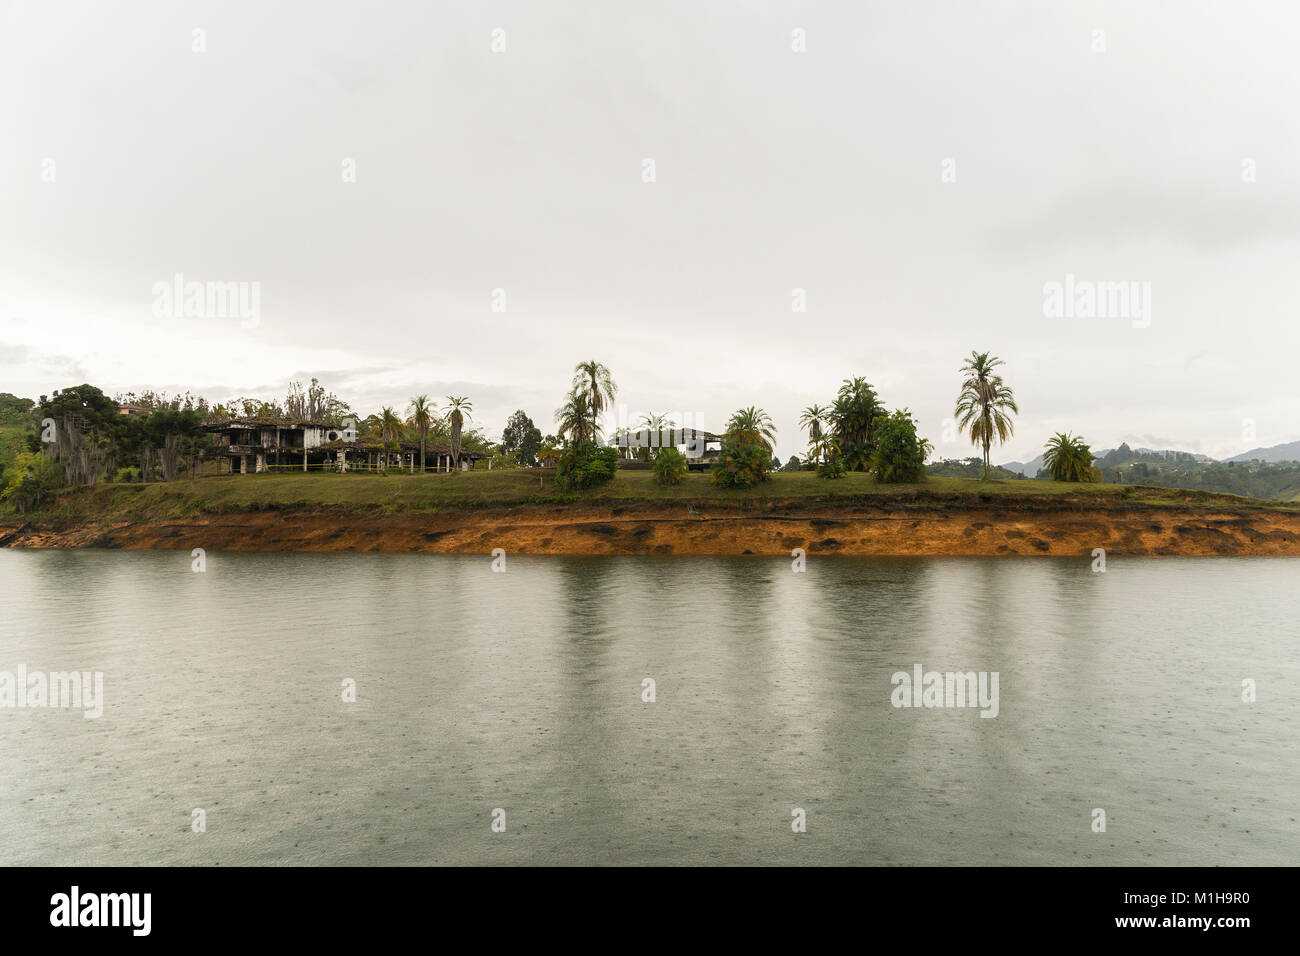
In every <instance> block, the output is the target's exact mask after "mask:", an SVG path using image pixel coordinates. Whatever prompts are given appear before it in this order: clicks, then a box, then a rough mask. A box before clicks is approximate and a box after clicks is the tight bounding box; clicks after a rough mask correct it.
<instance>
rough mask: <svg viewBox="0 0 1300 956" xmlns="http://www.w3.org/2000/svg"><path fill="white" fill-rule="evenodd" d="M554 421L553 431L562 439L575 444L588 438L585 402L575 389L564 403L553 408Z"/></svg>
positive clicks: (589, 423)
mask: <svg viewBox="0 0 1300 956" xmlns="http://www.w3.org/2000/svg"><path fill="white" fill-rule="evenodd" d="M555 423H556V429H555V433H556V435H558V436H559V437H560V438H561V439H562V440H566V441H569V442H571V443H573V444H575V445H580V444H582V443H583V442H585V441H587V440H588V437H589V436H588V431H589V429H590V428H591V422H590V421H589V420H588V418H587V402H586V399H585V398H584V397H583V396H582V394H581V393H580V392H579V391H578V390H577V389H574V390H573V391H572V392H570V393H569V395H568V397H567V398H565V400H564V404H563V405H561V406H560V407H559V408H557V409H556V410H555Z"/></svg>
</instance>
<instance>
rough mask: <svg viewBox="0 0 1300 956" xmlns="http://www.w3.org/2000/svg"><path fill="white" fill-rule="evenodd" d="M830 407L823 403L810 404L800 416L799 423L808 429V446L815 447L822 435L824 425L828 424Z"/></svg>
mask: <svg viewBox="0 0 1300 956" xmlns="http://www.w3.org/2000/svg"><path fill="white" fill-rule="evenodd" d="M828 414H829V409H826V408H823V407H822V406H821V405H809V406H808V407H807V408H805V409H804V410H803V413H802V414H801V415H800V416H799V425H800V427H802V428H806V429H807V430H808V446H809V447H810V448H812V447H815V446H816V444H817V442H818V441H819V440H820V439H821V437H822V426H823V425H825V424H826V421H827V415H828Z"/></svg>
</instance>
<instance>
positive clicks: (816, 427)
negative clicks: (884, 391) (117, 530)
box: [0, 351, 1300, 510]
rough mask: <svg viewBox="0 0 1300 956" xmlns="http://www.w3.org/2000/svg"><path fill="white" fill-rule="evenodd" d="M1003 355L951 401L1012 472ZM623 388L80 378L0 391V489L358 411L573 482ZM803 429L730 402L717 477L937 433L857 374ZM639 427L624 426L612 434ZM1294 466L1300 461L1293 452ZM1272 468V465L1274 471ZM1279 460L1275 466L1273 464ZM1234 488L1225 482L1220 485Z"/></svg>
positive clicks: (857, 453) (1088, 468)
mask: <svg viewBox="0 0 1300 956" xmlns="http://www.w3.org/2000/svg"><path fill="white" fill-rule="evenodd" d="M1004 366H1005V363H1004V362H1003V361H1002V360H1001V359H1000V358H998V357H996V356H993V355H991V354H990V353H988V352H974V351H973V352H972V353H971V354H970V356H969V357H968V358H966V359H965V360H964V361H963V363H962V366H961V368H960V369H959V374H960V376H961V378H960V386H959V392H958V396H957V399H956V403H955V408H954V416H955V422H956V424H957V428H958V430H959V432H961V433H965V434H966V435H967V436H968V437H969V438H970V441H971V443H972V445H974V446H975V447H976V448H977V449H978V451H979V452H980V457H979V458H978V459H972V460H971V461H972V462H973V463H976V464H977V465H978V473H979V477H980V478H981V480H985V481H987V480H991V479H999V480H1000V479H1002V478H1004V477H1008V476H1009V473H1007V472H1005V470H1004V469H995V468H994V466H993V465H992V462H991V450H992V447H993V446H994V445H995V444H996V445H1000V444H1004V443H1005V442H1006V441H1007V440H1008V439H1009V438H1010V437H1011V436H1012V435H1013V434H1014V430H1015V416H1016V415H1018V414H1019V411H1020V409H1019V406H1018V405H1017V403H1016V399H1015V395H1014V392H1013V390H1012V388H1011V387H1010V386H1009V385H1008V384H1007V383H1006V381H1005V380H1004V377H1003V374H1002V372H1003V368H1004ZM617 393H618V387H617V384H616V383H615V381H614V377H613V374H612V372H611V371H610V369H609V367H608V366H606V365H604V364H603V363H601V362H599V361H597V360H595V359H590V360H587V361H582V362H579V363H577V364H576V365H575V367H574V371H573V377H572V380H571V382H570V385H569V388H568V390H567V391H566V393H565V396H564V400H563V401H562V403H561V405H560V406H559V407H558V408H557V409H556V411H555V414H554V422H555V431H554V433H553V434H545V435H543V433H542V431H541V429H540V428H538V427H537V426H536V425H535V424H534V422H533V420H532V419H531V418H530V417H529V416H528V415H527V414H526V413H525V412H524V411H523V410H522V409H519V410H517V411H515V412H514V413H513V414H512V415H511V416H510V417H509V419H508V420H507V422H506V424H505V427H504V428H503V430H502V433H501V439H500V441H493V440H492V439H490V438H489V437H488V435H487V434H486V433H485V432H484V431H483V430H482V428H481V427H479V426H477V425H475V424H473V403H472V401H471V400H470V399H469V398H468V397H467V396H463V395H448V396H446V401H445V402H444V403H438V402H435V401H433V400H431V399H430V397H429V396H428V395H427V394H420V395H415V396H412V397H411V398H410V400H409V402H408V403H407V405H406V407H405V410H404V412H399V411H398V410H397V407H396V406H392V405H385V406H382V407H381V408H380V409H379V410H378V411H377V412H374V413H372V414H369V415H367V416H365V417H360V416H358V415H357V414H356V413H354V412H353V410H352V408H351V406H350V405H349V404H348V403H347V402H346V401H344V400H343V399H341V398H340V397H339V396H338V395H336V394H334V393H333V392H330V391H329V390H328V389H326V388H325V386H323V385H322V384H321V383H320V382H319V381H318V380H317V379H315V378H313V379H312V380H311V382H310V384H309V385H303V384H302V383H301V382H297V381H291V382H290V383H289V386H288V389H287V391H286V394H285V396H284V398H283V399H281V400H278V401H274V400H271V401H268V400H266V399H260V398H248V397H236V398H231V399H228V400H226V401H223V402H219V403H216V404H209V403H208V401H207V400H206V399H205V398H203V397H202V396H197V395H193V394H191V393H189V392H186V393H183V394H179V395H171V396H169V395H167V394H166V393H158V392H153V391H149V390H146V391H143V392H140V393H135V392H127V393H122V394H118V395H116V396H114V397H113V398H109V397H108V396H107V395H106V394H105V393H104V392H102V391H101V390H100V389H98V388H96V387H94V386H92V385H89V384H82V385H79V386H74V387H71V388H65V389H62V390H56V391H55V392H54V393H53V395H51V396H45V395H42V396H41V397H40V399H39V400H38V401H32V400H30V399H20V398H18V397H16V396H13V395H8V394H7V393H6V394H0V502H3V503H4V504H5V505H7V506H9V507H11V508H15V509H18V510H25V509H30V508H31V507H33V506H34V504H35V503H36V502H37V501H39V500H40V499H42V498H43V497H44V496H46V495H48V494H49V493H50V492H51V490H53V489H56V488H59V487H66V486H84V485H90V484H96V483H98V482H101V481H122V480H138V481H151V480H163V481H170V480H174V479H175V478H178V477H185V476H193V475H197V474H199V473H200V471H201V467H202V463H203V460H204V458H205V455H206V454H207V453H209V452H210V450H211V438H210V435H209V433H208V432H207V431H206V430H205V429H204V427H203V426H204V425H207V424H212V423H214V422H222V421H233V420H238V419H256V420H262V421H267V422H277V421H284V422H290V421H327V422H332V423H333V422H337V423H340V424H341V423H343V422H345V421H351V422H353V423H355V425H356V428H357V435H358V440H359V441H360V442H362V443H363V444H368V445H370V446H372V447H374V448H375V449H377V450H379V451H380V452H381V454H380V456H379V461H380V463H381V468H386V467H387V466H388V464H389V463H390V461H391V457H392V455H393V454H395V453H397V451H398V449H399V447H400V446H399V443H400V442H402V441H418V442H419V444H420V450H421V463H422V467H421V470H422V471H423V470H424V469H423V459H424V454H425V451H426V449H427V447H428V445H429V444H430V443H437V444H443V445H446V446H448V447H449V448H450V449H451V450H452V454H453V456H455V455H457V454H459V452H460V451H461V450H462V449H470V450H474V451H479V452H482V453H484V454H488V455H494V456H499V457H498V458H496V459H495V460H494V463H496V464H505V465H515V466H536V465H538V464H543V463H545V464H552V465H554V466H555V467H556V480H557V481H558V482H559V483H560V484H561V485H562V486H564V487H566V488H583V487H591V486H593V485H595V484H599V483H601V482H603V481H608V480H609V479H610V478H612V477H613V475H614V472H615V469H616V468H617V466H618V461H619V458H620V451H619V449H617V448H613V447H610V446H609V445H607V444H606V443H605V435H604V432H603V429H602V425H601V420H602V416H603V415H604V414H605V413H606V412H607V411H608V410H609V409H610V408H611V407H612V405H613V402H614V400H615V397H616V395H617ZM123 405H134V406H138V407H139V409H140V410H142V411H143V412H144V414H139V415H120V414H118V409H119V406H123ZM51 418H52V419H54V420H55V421H56V422H57V423H58V427H57V428H56V429H55V430H54V435H53V440H52V441H43V440H42V434H41V433H42V429H41V427H40V423H41V422H42V421H43V420H45V419H51ZM638 424H639V426H640V427H641V428H643V429H645V430H646V431H651V432H653V431H662V430H665V429H671V428H674V427H676V423H675V422H673V421H671V420H670V419H669V418H668V416H666V415H659V414H653V413H652V414H647V415H644V416H642V418H641V421H640V422H639V423H638ZM798 425H799V428H800V430H802V431H805V432H806V433H807V440H808V444H807V454H806V457H805V458H804V459H803V460H802V461H800V460H799V459H798V457H797V456H792V457H791V459H790V461H789V462H787V463H786V464H784V465H782V463H781V462H780V461H779V460H778V459H776V458H775V457H774V448H775V440H776V425H775V423H774V422H773V420H772V418H771V416H770V415H769V414H768V413H767V412H766V410H764V409H763V408H761V407H759V406H754V405H751V406H747V407H744V408H740V409H737V410H736V411H735V412H733V413H732V415H731V416H730V417H729V418H728V420H727V422H726V426H725V429H724V432H723V436H722V437H723V442H722V452H721V454H720V456H719V460H718V461H717V462H715V463H714V464H713V468H712V475H711V480H712V481H713V482H714V483H716V484H718V485H722V486H724V487H741V488H743V487H752V486H754V485H757V484H759V483H761V482H764V481H767V480H768V478H769V477H770V475H771V474H772V473H773V472H774V471H778V470H780V471H792V470H810V471H816V473H817V474H818V476H820V477H823V478H827V479H834V478H838V477H842V476H843V475H845V474H848V473H851V472H863V473H868V474H870V475H871V476H872V477H873V478H875V479H876V480H878V481H881V482H891V483H893V482H917V481H921V480H923V479H924V478H925V476H926V461H927V459H928V458H929V456H930V453H931V452H932V450H933V448H932V445H931V443H930V442H929V441H928V440H927V439H925V438H924V437H922V436H921V435H919V434H918V431H917V422H916V420H915V418H914V417H913V416H912V414H911V413H910V411H909V410H908V409H907V408H905V407H899V408H893V409H891V408H889V407H887V406H886V405H885V403H884V402H883V401H882V399H881V398H880V396H879V395H878V393H877V392H876V390H875V388H874V387H873V386H872V385H871V384H870V383H869V382H868V381H867V380H866V379H865V378H864V377H861V376H856V377H852V378H846V379H844V380H843V381H842V382H841V384H840V387H839V389H838V390H837V392H836V395H835V398H834V399H833V400H832V401H831V402H830V403H828V404H825V405H823V404H813V405H810V406H808V407H806V408H805V409H803V410H802V412H801V413H800V416H799V419H798ZM629 430H630V429H618V430H616V431H615V432H614V433H613V435H614V436H618V435H621V434H623V433H624V432H626V431H629ZM649 445H650V443H648V442H647V444H646V447H644V448H635V449H634V448H633V447H631V443H629V444H628V447H627V449H626V452H627V454H629V455H636V456H639V457H643V458H644V460H646V461H647V462H649V463H651V464H652V467H653V468H654V470H655V474H656V477H657V478H658V480H660V481H662V482H664V483H666V484H675V483H678V482H680V481H681V480H682V479H683V478H684V476H685V475H686V459H685V457H684V456H683V455H682V454H681V452H680V451H679V450H677V449H676V448H668V447H665V448H657V449H656V448H651V447H649ZM1296 468H1300V466H1296ZM935 470H936V471H937V472H938V473H940V474H961V475H965V474H968V473H969V471H970V466H969V465H963V464H962V463H960V462H949V461H945V462H942V463H940V465H939V466H936V467H935ZM1129 470H1130V479H1132V478H1133V477H1137V478H1147V477H1148V476H1152V477H1154V478H1157V479H1159V478H1161V477H1163V476H1162V475H1161V474H1160V473H1159V472H1154V473H1153V469H1151V468H1148V467H1147V466H1146V465H1145V463H1139V464H1138V465H1130V466H1129ZM1290 470H1292V469H1291V468H1289V467H1288V466H1284V465H1283V466H1277V467H1273V466H1266V467H1265V469H1264V470H1263V471H1261V469H1260V468H1252V469H1250V470H1247V469H1238V470H1236V471H1234V470H1233V469H1232V468H1230V467H1229V466H1226V465H1225V466H1223V468H1221V469H1220V470H1219V471H1221V472H1222V474H1219V472H1215V473H1214V474H1209V473H1207V474H1203V475H1182V474H1178V475H1175V476H1172V477H1171V478H1169V479H1168V480H1170V481H1180V482H1183V483H1182V484H1174V485H1172V486H1175V487H1198V488H1204V490H1216V488H1215V484H1216V483H1218V484H1230V485H1231V486H1232V487H1231V489H1230V490H1232V491H1233V493H1251V491H1250V489H1251V488H1253V487H1255V485H1253V484H1252V476H1258V477H1259V480H1260V481H1261V482H1262V481H1264V480H1265V479H1267V482H1268V484H1267V487H1268V488H1270V489H1281V492H1285V493H1289V489H1290V488H1291V486H1292V482H1291V478H1290V476H1289V471H1290ZM1264 471H1267V472H1268V474H1265V473H1264ZM1273 471H1277V472H1278V474H1276V475H1274V474H1273V473H1272V472H1273ZM1041 476H1045V477H1050V478H1052V479H1053V480H1057V481H1073V482H1093V481H1098V480H1101V479H1102V478H1103V477H1105V478H1107V479H1113V480H1118V478H1119V475H1118V472H1117V471H1116V470H1114V469H1107V467H1106V463H1105V462H1097V461H1095V460H1094V457H1093V453H1092V451H1091V448H1090V446H1089V445H1088V443H1087V442H1085V441H1084V440H1083V439H1082V438H1081V437H1079V436H1076V435H1073V434H1070V433H1068V432H1059V433H1057V434H1055V435H1053V436H1052V438H1051V439H1049V441H1048V442H1047V443H1046V446H1045V450H1044V454H1043V469H1042V471H1041V472H1040V477H1041ZM1225 490H1228V489H1225Z"/></svg>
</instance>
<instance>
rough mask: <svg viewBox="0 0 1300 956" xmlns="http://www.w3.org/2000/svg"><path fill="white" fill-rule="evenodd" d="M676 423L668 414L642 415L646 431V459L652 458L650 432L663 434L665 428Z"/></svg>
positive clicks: (642, 423)
mask: <svg viewBox="0 0 1300 956" xmlns="http://www.w3.org/2000/svg"><path fill="white" fill-rule="evenodd" d="M675 424H676V423H675V422H674V421H673V420H672V419H671V418H669V417H668V416H667V415H655V414H653V413H651V414H649V415H642V416H641V427H642V429H643V430H644V431H645V432H646V452H645V453H646V460H647V461H648V460H649V459H650V454H651V452H652V451H653V449H652V448H651V447H650V433H651V432H653V433H655V434H656V435H661V433H662V432H663V430H664V429H665V428H672V427H674V425H675Z"/></svg>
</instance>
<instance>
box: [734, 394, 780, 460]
mask: <svg viewBox="0 0 1300 956" xmlns="http://www.w3.org/2000/svg"><path fill="white" fill-rule="evenodd" d="M726 437H727V439H728V440H729V441H732V442H753V443H755V444H760V445H764V446H766V448H767V451H768V454H771V453H772V445H773V443H774V442H775V441H776V426H775V425H773V424H772V418H771V416H769V415H768V414H767V412H765V411H763V410H762V409H761V408H755V407H754V406H753V405H750V406H749V407H748V408H742V409H740V410H739V411H737V412H736V413H735V414H734V415H732V416H731V418H730V419H728V420H727V436H726Z"/></svg>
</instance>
